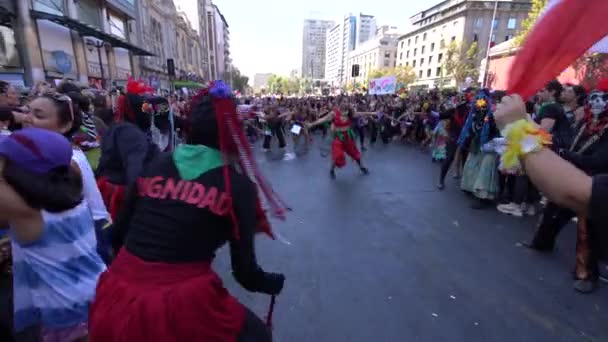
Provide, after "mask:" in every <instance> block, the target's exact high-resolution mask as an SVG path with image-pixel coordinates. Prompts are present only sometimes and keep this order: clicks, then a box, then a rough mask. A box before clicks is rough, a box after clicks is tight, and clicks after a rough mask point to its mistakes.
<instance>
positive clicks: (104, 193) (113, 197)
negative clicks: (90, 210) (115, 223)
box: [97, 177, 125, 220]
mask: <svg viewBox="0 0 608 342" xmlns="http://www.w3.org/2000/svg"><path fill="white" fill-rule="evenodd" d="M97 187H98V188H99V192H100V193H101V197H102V198H103V202H104V203H105V205H106V208H107V209H108V212H109V213H110V216H111V217H112V220H116V217H117V216H118V212H119V211H120V208H122V206H123V204H124V202H125V187H124V185H118V184H112V183H110V181H109V180H108V179H107V178H106V177H99V179H97Z"/></svg>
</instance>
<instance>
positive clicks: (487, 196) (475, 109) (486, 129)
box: [458, 90, 499, 209]
mask: <svg viewBox="0 0 608 342" xmlns="http://www.w3.org/2000/svg"><path fill="white" fill-rule="evenodd" d="M497 135H498V130H497V129H496V125H495V123H494V118H493V115H492V103H491V100H490V96H489V94H488V93H487V91H485V90H482V91H480V92H479V93H478V94H477V97H476V99H475V100H474V103H473V104H472V108H471V112H470V113H469V116H468V117H467V120H466V122H465V124H464V127H463V129H462V132H461V133H460V138H459V139H458V145H460V146H461V147H463V148H466V147H468V150H469V155H468V157H467V160H466V162H465V165H464V168H463V174H462V182H461V185H460V187H461V189H462V190H464V191H466V192H469V193H471V194H473V195H474V196H475V197H476V198H477V200H478V202H476V203H475V204H474V205H473V208H475V209H479V208H482V207H484V206H485V205H486V204H489V201H492V200H494V199H496V197H497V195H498V191H499V186H498V171H497V169H496V165H497V158H498V156H497V155H496V153H493V152H485V151H483V145H485V144H486V143H488V142H490V141H491V140H492V139H493V138H495V137H496V136H497Z"/></svg>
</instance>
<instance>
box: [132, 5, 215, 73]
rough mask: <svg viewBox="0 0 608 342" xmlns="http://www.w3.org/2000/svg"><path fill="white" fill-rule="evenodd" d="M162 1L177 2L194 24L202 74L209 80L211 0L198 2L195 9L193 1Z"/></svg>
mask: <svg viewBox="0 0 608 342" xmlns="http://www.w3.org/2000/svg"><path fill="white" fill-rule="evenodd" d="M140 1H142V0H140ZM161 1H175V4H176V5H177V7H178V9H179V10H181V11H183V12H184V13H185V14H186V16H187V17H188V20H189V21H190V23H191V24H192V27H193V28H194V30H196V32H197V33H198V35H199V41H200V47H201V54H200V58H201V60H200V64H201V69H203V70H202V74H201V77H202V78H203V79H205V80H209V79H210V78H211V77H210V70H209V46H208V39H207V35H206V34H207V30H208V23H207V5H208V4H210V3H211V0H196V7H193V2H194V1H193V0H161Z"/></svg>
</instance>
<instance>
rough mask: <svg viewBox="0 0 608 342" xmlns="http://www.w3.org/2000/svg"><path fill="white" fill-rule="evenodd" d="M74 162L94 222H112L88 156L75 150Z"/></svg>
mask: <svg viewBox="0 0 608 342" xmlns="http://www.w3.org/2000/svg"><path fill="white" fill-rule="evenodd" d="M72 161H74V162H75V163H76V164H77V165H78V168H79V169H80V173H81V175H82V192H83V195H84V200H85V202H86V203H87V205H88V206H89V209H90V210H91V214H92V215H93V220H95V221H97V220H108V221H111V218H110V213H108V210H107V209H106V205H105V204H104V203H103V198H102V197H101V193H100V192H99V188H98V187H97V182H96V181H95V174H93V169H91V165H90V164H89V161H88V160H87V156H86V155H85V154H84V152H82V150H80V149H74V150H73V155H72Z"/></svg>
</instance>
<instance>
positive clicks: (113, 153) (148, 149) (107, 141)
mask: <svg viewBox="0 0 608 342" xmlns="http://www.w3.org/2000/svg"><path fill="white" fill-rule="evenodd" d="M157 153H158V147H156V145H154V144H153V143H152V142H151V141H150V140H149V139H148V137H147V136H146V134H145V133H144V132H143V131H142V130H141V129H139V128H138V127H137V126H135V125H134V124H131V123H128V122H120V123H116V124H113V125H111V126H110V127H109V128H108V130H107V131H106V132H105V134H104V135H103V137H102V139H101V156H100V158H99V165H98V166H97V175H98V176H100V177H106V178H108V180H109V181H110V183H114V184H120V185H131V184H133V183H134V182H135V180H136V179H137V176H138V175H139V174H140V172H141V170H142V169H143V166H144V164H145V163H146V162H147V161H149V160H150V159H151V158H152V157H154V155H156V154H157Z"/></svg>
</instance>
